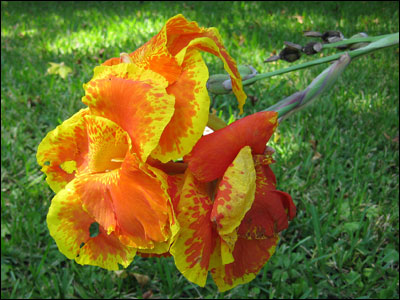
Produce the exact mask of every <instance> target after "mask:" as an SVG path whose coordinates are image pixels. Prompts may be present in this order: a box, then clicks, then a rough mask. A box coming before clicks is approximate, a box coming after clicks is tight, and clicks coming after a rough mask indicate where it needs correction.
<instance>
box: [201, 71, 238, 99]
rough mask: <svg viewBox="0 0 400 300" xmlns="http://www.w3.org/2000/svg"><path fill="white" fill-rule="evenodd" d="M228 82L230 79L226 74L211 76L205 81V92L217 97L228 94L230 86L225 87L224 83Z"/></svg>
mask: <svg viewBox="0 0 400 300" xmlns="http://www.w3.org/2000/svg"><path fill="white" fill-rule="evenodd" d="M230 80H231V78H230V77H229V75H227V74H215V75H211V76H210V78H209V79H208V81H207V90H208V91H209V92H211V93H213V94H217V95H222V94H228V93H230V92H231V91H232V84H231V87H230V88H229V85H227V84H226V82H227V81H229V82H230ZM224 82H225V84H224Z"/></svg>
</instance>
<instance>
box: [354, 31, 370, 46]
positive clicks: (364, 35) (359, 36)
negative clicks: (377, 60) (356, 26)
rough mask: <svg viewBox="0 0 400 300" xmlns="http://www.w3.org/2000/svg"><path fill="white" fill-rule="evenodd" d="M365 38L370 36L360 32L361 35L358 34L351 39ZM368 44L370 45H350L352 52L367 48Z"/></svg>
mask: <svg viewBox="0 0 400 300" xmlns="http://www.w3.org/2000/svg"><path fill="white" fill-rule="evenodd" d="M363 37H368V34H366V33H365V32H360V33H357V34H355V35H353V36H352V37H351V39H355V38H363ZM368 44H369V43H362V42H361V43H355V44H351V45H350V50H356V49H359V48H362V47H365V46H367V45H368Z"/></svg>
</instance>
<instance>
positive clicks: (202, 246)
mask: <svg viewBox="0 0 400 300" xmlns="http://www.w3.org/2000/svg"><path fill="white" fill-rule="evenodd" d="M208 188H209V187H208V185H207V184H205V183H201V182H199V181H197V180H196V179H195V178H194V177H193V176H192V174H191V173H190V172H189V171H187V172H186V173H185V182H184V185H183V188H182V192H181V197H180V200H179V203H178V205H176V208H175V213H176V217H177V220H178V223H179V225H180V231H179V233H178V236H177V238H176V240H175V242H174V243H173V244H172V246H171V249H170V253H171V254H172V255H173V256H174V259H175V265H176V267H177V268H178V270H179V271H180V272H181V273H182V274H183V275H184V276H185V277H186V278H187V279H188V280H190V281H192V282H194V283H196V284H198V285H199V286H204V285H205V283H206V279H207V274H208V268H209V261H210V256H211V254H212V252H213V251H214V249H215V245H216V239H217V238H218V236H217V233H216V231H215V229H213V225H212V223H211V222H210V215H211V210H212V202H211V199H210V197H209V194H208Z"/></svg>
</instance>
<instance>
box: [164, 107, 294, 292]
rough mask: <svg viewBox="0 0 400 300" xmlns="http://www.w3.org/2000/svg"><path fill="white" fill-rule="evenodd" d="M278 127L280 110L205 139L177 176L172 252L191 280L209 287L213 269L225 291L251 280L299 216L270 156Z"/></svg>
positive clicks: (172, 182)
mask: <svg viewBox="0 0 400 300" xmlns="http://www.w3.org/2000/svg"><path fill="white" fill-rule="evenodd" d="M276 125H277V114H276V113H275V112H260V113H256V114H254V115H251V116H248V117H245V118H243V119H241V120H239V121H236V122H234V123H233V124H231V125H230V126H227V127H225V128H223V129H220V130H217V131H216V132H214V133H212V134H209V135H206V136H204V137H202V138H201V139H200V141H199V142H198V143H197V144H196V146H195V147H194V148H193V150H192V152H191V153H190V154H189V155H187V156H186V157H185V158H184V160H185V161H186V162H187V163H188V170H186V172H185V174H184V175H174V176H172V177H170V179H169V185H170V189H169V193H170V195H171V198H172V202H173V205H174V211H175V215H176V218H177V221H178V222H179V224H180V231H179V232H178V235H177V238H176V241H175V242H174V243H173V244H172V246H171V250H170V252H171V254H172V255H173V256H174V258H175V263H176V265H177V268H178V269H179V270H180V271H181V272H182V274H183V275H184V276H185V277H186V278H187V279H189V280H190V281H193V282H195V283H196V284H198V285H200V286H204V285H205V282H206V278H207V274H208V271H211V274H212V277H213V279H214V281H215V283H216V284H217V286H218V288H219V290H220V291H225V290H228V289H231V288H233V287H234V286H236V285H238V284H243V283H247V282H249V281H251V280H252V279H254V277H255V276H256V274H257V273H258V272H259V271H260V269H261V268H262V267H263V265H264V264H265V263H266V262H267V261H268V259H269V258H270V257H271V255H272V254H273V253H274V251H275V247H276V245H277V243H278V239H279V236H278V233H279V232H280V231H282V230H284V229H285V228H287V227H288V220H291V219H292V218H294V216H295V211H296V208H295V206H294V204H293V201H292V198H291V197H290V195H289V194H287V193H285V192H281V191H277V190H276V180H275V176H274V174H273V173H272V170H271V169H270V167H269V164H270V163H272V162H273V160H272V158H271V156H270V154H264V151H265V149H266V142H267V141H268V140H269V138H270V137H271V135H272V133H273V132H274V130H275V127H276Z"/></svg>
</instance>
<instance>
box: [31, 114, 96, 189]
mask: <svg viewBox="0 0 400 300" xmlns="http://www.w3.org/2000/svg"><path fill="white" fill-rule="evenodd" d="M88 113H89V109H81V110H80V111H79V112H78V113H76V114H75V115H73V116H72V117H71V118H69V119H68V120H66V121H64V122H63V123H62V124H61V125H59V126H57V127H56V129H54V130H52V131H50V132H49V133H48V134H47V135H46V137H45V138H44V139H43V140H42V142H41V143H40V145H39V147H38V150H37V154H36V159H37V161H38V164H39V165H40V166H42V172H44V173H45V174H46V176H47V178H46V181H47V183H48V184H49V186H50V188H51V189H52V190H53V191H54V192H55V193H57V192H58V191H60V190H61V189H62V188H64V187H65V185H66V184H67V183H68V182H70V181H71V180H72V179H73V178H75V176H76V174H75V173H76V171H77V170H78V169H83V168H85V166H86V165H87V162H86V156H87V152H88V142H87V132H86V124H85V119H84V117H85V116H86V115H87V114H88Z"/></svg>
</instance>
